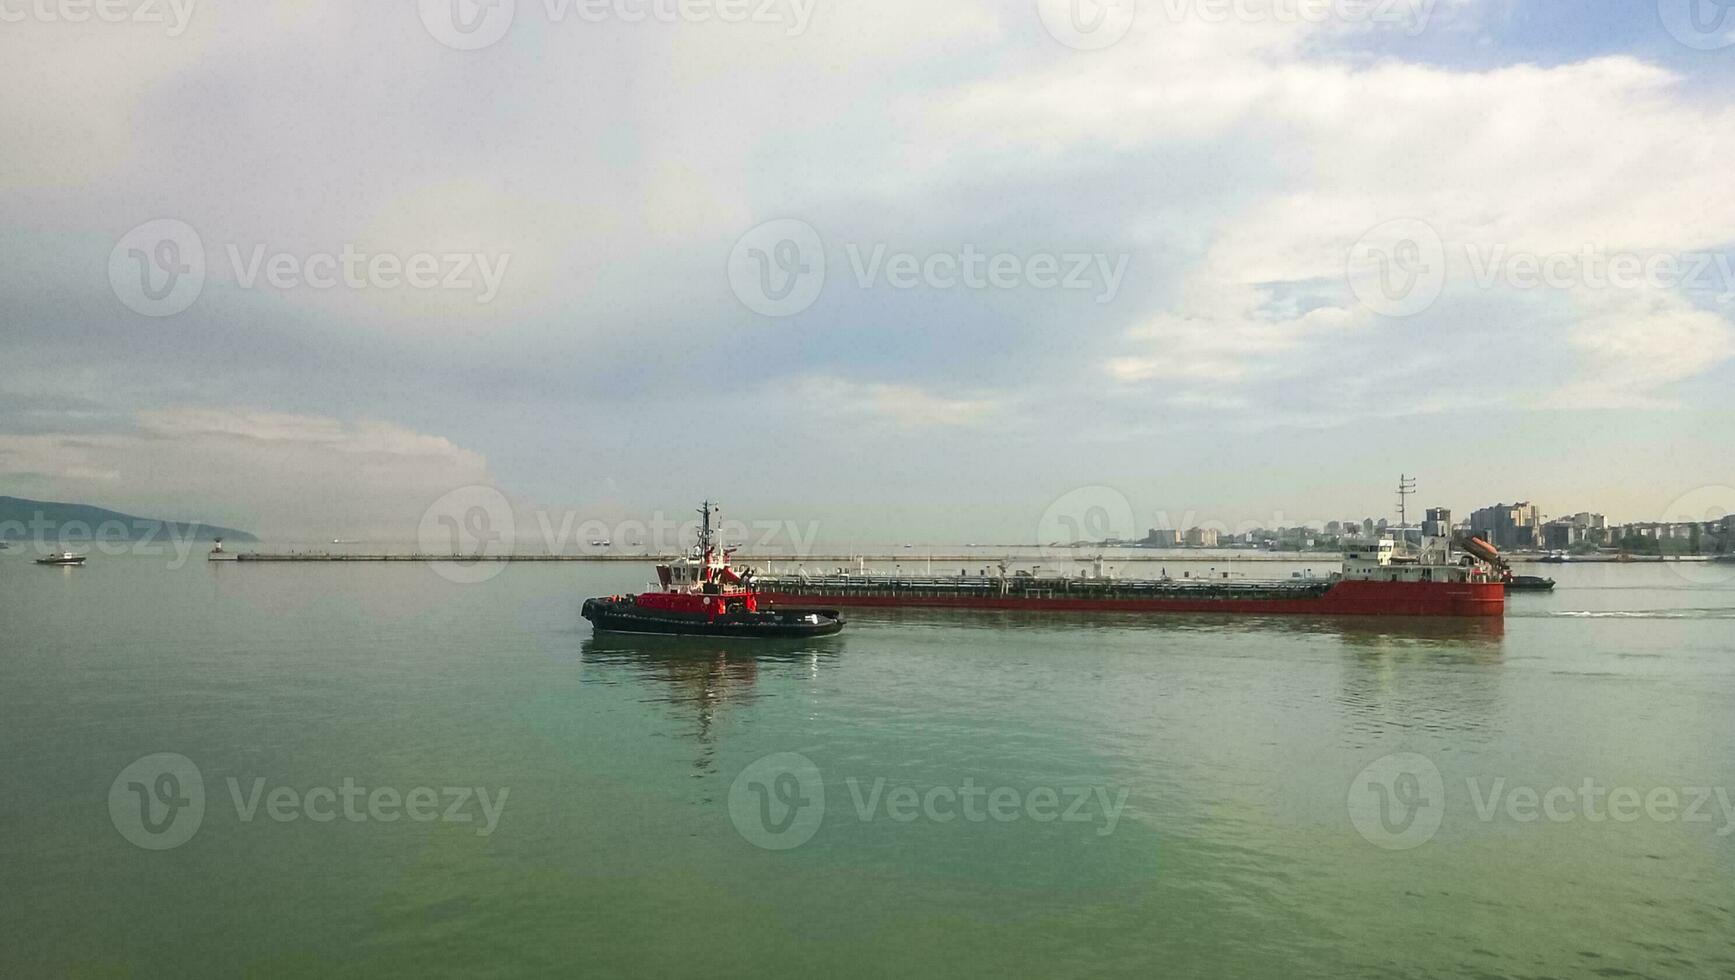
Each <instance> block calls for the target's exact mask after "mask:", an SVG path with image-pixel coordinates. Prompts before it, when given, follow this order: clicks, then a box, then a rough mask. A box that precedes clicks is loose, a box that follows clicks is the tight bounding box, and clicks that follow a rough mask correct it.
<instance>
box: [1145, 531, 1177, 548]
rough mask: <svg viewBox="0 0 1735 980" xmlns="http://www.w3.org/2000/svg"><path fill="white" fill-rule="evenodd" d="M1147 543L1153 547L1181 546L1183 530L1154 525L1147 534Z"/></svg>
mask: <svg viewBox="0 0 1735 980" xmlns="http://www.w3.org/2000/svg"><path fill="white" fill-rule="evenodd" d="M1145 544H1147V545H1149V546H1150V547H1153V548H1179V547H1180V546H1181V532H1179V531H1171V530H1166V529H1160V528H1154V527H1153V528H1151V529H1150V531H1149V532H1148V533H1147V534H1146V535H1145Z"/></svg>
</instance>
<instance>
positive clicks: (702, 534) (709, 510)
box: [699, 500, 717, 558]
mask: <svg viewBox="0 0 1735 980" xmlns="http://www.w3.org/2000/svg"><path fill="white" fill-rule="evenodd" d="M716 512H717V508H715V507H713V506H711V502H710V501H709V500H707V501H705V503H704V506H702V507H700V508H699V555H700V557H702V558H709V557H711V515H712V514H715V513H716Z"/></svg>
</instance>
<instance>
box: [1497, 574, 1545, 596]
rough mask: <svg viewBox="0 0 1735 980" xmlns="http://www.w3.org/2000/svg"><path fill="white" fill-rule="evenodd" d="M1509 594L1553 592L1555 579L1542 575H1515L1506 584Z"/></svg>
mask: <svg viewBox="0 0 1735 980" xmlns="http://www.w3.org/2000/svg"><path fill="white" fill-rule="evenodd" d="M1506 591H1508V592H1553V591H1554V579H1551V578H1543V577H1542V576H1540V575H1514V576H1512V578H1511V579H1510V580H1508V581H1507V583H1506Z"/></svg>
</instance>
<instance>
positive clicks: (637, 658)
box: [579, 633, 843, 773]
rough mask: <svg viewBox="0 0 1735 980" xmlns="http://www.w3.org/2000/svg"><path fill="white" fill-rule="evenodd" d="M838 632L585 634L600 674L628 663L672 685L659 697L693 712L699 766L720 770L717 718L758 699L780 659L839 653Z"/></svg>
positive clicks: (639, 677) (785, 664)
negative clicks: (784, 636) (763, 672)
mask: <svg viewBox="0 0 1735 980" xmlns="http://www.w3.org/2000/svg"><path fill="white" fill-rule="evenodd" d="M842 645H843V644H842V640H841V638H839V637H836V636H831V637H821V638H816V639H808V640H751V639H749V640H733V641H731V640H718V639H714V638H702V637H685V636H638V635H627V634H618V633H598V634H595V635H594V636H591V637H589V638H587V639H586V640H584V642H583V643H582V644H581V645H580V647H579V650H580V654H581V659H582V661H583V663H584V665H585V667H586V668H587V673H588V672H590V671H594V673H590V679H591V680H592V681H595V682H600V683H609V682H610V678H609V676H608V675H609V674H610V673H612V672H616V671H624V672H628V673H630V674H631V676H632V679H633V680H634V681H636V682H639V683H646V682H651V683H649V684H647V686H654V687H656V688H658V689H661V690H666V691H667V693H666V694H665V695H663V696H661V697H657V698H652V699H650V700H651V701H652V702H653V703H660V704H668V705H676V706H680V709H681V710H682V711H683V712H690V714H691V717H692V721H693V728H692V729H691V731H690V733H689V734H691V735H692V736H693V737H694V738H696V739H697V740H698V742H699V744H700V745H701V746H702V747H703V749H702V752H701V754H700V756H699V758H698V759H696V760H695V761H694V763H693V767H694V769H695V770H696V771H698V772H705V773H708V772H713V771H715V753H716V723H717V721H718V718H719V717H720V715H721V714H722V713H723V712H725V711H727V710H728V709H730V708H731V707H740V706H743V705H747V704H751V703H753V702H754V701H756V700H757V699H758V698H759V696H760V693H759V691H758V690H757V685H758V682H759V672H760V669H761V668H762V667H767V666H775V667H778V668H782V669H785V670H789V669H795V670H800V669H803V668H805V669H807V670H809V671H811V672H813V673H818V672H819V670H820V669H821V668H822V667H823V666H825V665H826V664H827V663H829V662H831V661H832V660H834V659H835V658H836V657H837V655H838V653H839V651H840V650H841V649H842Z"/></svg>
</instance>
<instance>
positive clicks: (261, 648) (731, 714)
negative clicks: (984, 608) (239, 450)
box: [0, 552, 1735, 978]
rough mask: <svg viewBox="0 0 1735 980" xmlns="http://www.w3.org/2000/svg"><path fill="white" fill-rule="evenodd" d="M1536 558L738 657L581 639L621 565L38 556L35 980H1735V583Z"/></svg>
mask: <svg viewBox="0 0 1735 980" xmlns="http://www.w3.org/2000/svg"><path fill="white" fill-rule="evenodd" d="M1273 571H1274V572H1280V571H1281V570H1275V569H1274V570H1273ZM1548 574H1550V575H1554V576H1556V577H1558V578H1560V579H1561V586H1560V588H1559V589H1558V590H1557V591H1556V592H1554V593H1553V594H1551V595H1539V596H1514V597H1512V599H1511V600H1510V610H1509V615H1508V617H1507V619H1506V620H1505V622H1504V623H1503V624H1488V623H1459V622H1450V621H1371V620H1370V621H1323V622H1322V621H1307V620H1269V619H1223V618H1209V617H1171V618H1140V617H1098V618H1094V619H1089V620H1085V619H1062V618H1044V617H1041V616H1034V617H1033V616H1019V615H1000V614H993V615H986V614H984V615H969V614H935V613H921V612H913V611H906V612H878V613H866V612H858V613H853V614H851V615H850V620H851V622H850V626H849V628H848V629H847V630H846V631H845V633H844V634H842V635H840V636H837V637H832V638H828V639H825V640H822V641H815V642H810V643H799V644H789V643H782V644H778V643H771V644H764V643H761V644H752V643H734V644H720V643H717V642H708V641H703V640H668V639H656V638H643V637H626V638H616V639H607V638H599V637H594V636H593V635H592V633H591V630H590V628H589V625H588V624H587V623H585V622H584V621H583V620H581V619H580V618H579V616H578V607H579V603H580V602H581V601H582V599H583V597H585V596H587V595H594V594H606V593H611V592H617V591H621V590H627V589H632V588H635V587H637V586H639V585H641V584H642V580H643V579H644V578H645V577H646V570H645V569H643V568H639V567H636V566H631V565H581V564H551V565H513V566H507V567H503V568H501V569H500V570H499V574H498V575H496V576H495V577H492V578H490V579H488V580H487V581H484V582H480V583H474V584H456V583H453V582H449V581H447V580H445V579H444V578H442V577H440V576H439V575H438V574H436V573H435V571H434V570H433V569H431V568H429V567H426V566H419V565H412V564H392V565H366V564H351V565H326V564H309V565H235V564H222V565H215V564H213V565H207V564H204V563H198V562H194V563H191V564H188V565H186V566H185V567H179V568H173V567H166V565H165V562H163V561H162V560H152V559H146V558H126V557H117V558H106V557H105V558H100V559H98V560H93V562H92V564H91V565H90V566H88V567H86V568H81V569H65V570H63V569H49V568H38V567H35V566H33V565H31V564H30V563H29V561H28V557H27V556H23V555H19V554H17V553H16V552H14V553H10V554H7V555H3V556H0V759H3V760H4V765H3V766H0V976H4V977H38V976H43V977H50V976H96V977H102V976H117V977H121V976H164V977H180V976H225V977H227V976H280V975H307V976H311V975H319V976H324V975H339V976H369V977H378V976H421V975H429V974H436V975H437V974H464V975H484V976H486V975H500V976H520V975H559V976H575V975H579V976H590V975H603V976H607V975H630V976H685V975H700V974H703V975H717V976H762V975H768V974H782V975H822V976H830V977H852V976H876V977H877V976H924V977H925V976H978V975H993V974H1000V975H1010V976H1029V977H1071V976H1078V977H1084V976H1092V977H1095V976H1108V975H1123V976H1139V977H1149V976H1176V977H1191V976H1198V977H1236V976H1246V977H1333V978H1338V977H1361V976H1365V977H1462V976H1476V977H1579V976H1612V977H1620V976H1643V977H1671V978H1672V977H1727V976H1731V975H1735V833H1731V827H1735V812H1732V811H1735V808H1732V807H1731V806H1730V800H1731V797H1732V796H1735V792H1732V790H1731V787H1735V581H1731V579H1735V567H1731V566H1723V567H1722V568H1721V569H1718V568H1712V567H1709V566H1707V567H1703V568H1696V569H1691V570H1683V569H1678V568H1669V567H1663V566H1630V567H1618V566H1607V565H1603V566H1567V567H1562V568H1555V569H1550V570H1548ZM1671 797H1672V798H1673V806H1672V807H1671V806H1669V805H1668V804H1669V802H1670V799H1671ZM1701 798H1702V802H1699V803H1695V801H1697V800H1701ZM484 800H485V801H486V802H487V805H486V806H484V803H483V801H484Z"/></svg>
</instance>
